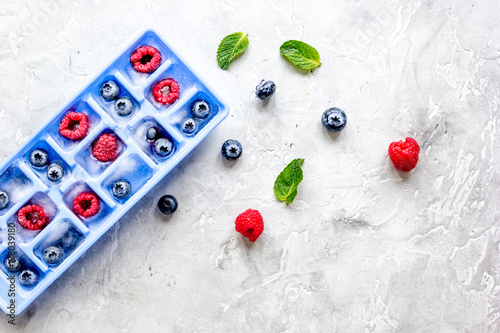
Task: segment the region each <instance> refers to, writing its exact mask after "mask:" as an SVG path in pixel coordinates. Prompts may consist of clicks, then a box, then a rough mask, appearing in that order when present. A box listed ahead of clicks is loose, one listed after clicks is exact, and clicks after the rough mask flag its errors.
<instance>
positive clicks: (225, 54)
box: [217, 32, 248, 69]
mask: <svg viewBox="0 0 500 333" xmlns="http://www.w3.org/2000/svg"><path fill="white" fill-rule="evenodd" d="M247 47H248V35H247V34H246V33H243V32H235V33H232V34H230V35H227V36H226V37H224V38H223V39H222V41H221V42H220V44H219V48H218V49H217V63H218V64H219V67H220V68H222V69H228V68H229V65H230V64H231V61H232V60H233V59H234V58H235V57H236V56H237V55H239V54H241V53H242V52H243V51H245V50H246V49H247Z"/></svg>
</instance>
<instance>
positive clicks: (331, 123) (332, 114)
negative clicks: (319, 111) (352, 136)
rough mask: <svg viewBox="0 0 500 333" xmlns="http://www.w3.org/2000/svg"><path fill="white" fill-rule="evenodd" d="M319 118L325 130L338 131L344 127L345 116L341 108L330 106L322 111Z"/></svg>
mask: <svg viewBox="0 0 500 333" xmlns="http://www.w3.org/2000/svg"><path fill="white" fill-rule="evenodd" d="M321 120H322V122H323V125H324V126H325V128H326V129H327V130H329V131H332V132H339V131H341V130H342V129H344V127H345V125H346V123H347V116H346V115H345V112H344V111H343V110H342V109H339V108H331V109H328V110H326V111H325V112H324V113H323V116H322V117H321Z"/></svg>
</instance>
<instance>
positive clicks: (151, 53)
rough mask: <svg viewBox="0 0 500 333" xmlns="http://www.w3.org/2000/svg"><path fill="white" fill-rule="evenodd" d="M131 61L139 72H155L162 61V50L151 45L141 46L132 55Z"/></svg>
mask: <svg viewBox="0 0 500 333" xmlns="http://www.w3.org/2000/svg"><path fill="white" fill-rule="evenodd" d="M130 63H131V64H132V67H134V69H135V70H136V71H137V72H140V73H151V72H154V71H155V70H156V69H157V68H158V66H160V63H161V54H160V51H158V50H157V49H155V48H154V47H152V46H149V45H146V46H141V47H139V48H137V50H135V51H134V53H132V55H131V56H130Z"/></svg>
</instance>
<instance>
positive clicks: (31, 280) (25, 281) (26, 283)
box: [18, 269, 38, 288]
mask: <svg viewBox="0 0 500 333" xmlns="http://www.w3.org/2000/svg"><path fill="white" fill-rule="evenodd" d="M18 279H19V283H20V284H21V285H22V286H23V287H25V288H31V287H34V286H35V285H36V284H37V283H38V275H37V274H36V273H35V272H34V271H32V270H31V269H25V270H24V271H22V272H21V273H19V278H18Z"/></svg>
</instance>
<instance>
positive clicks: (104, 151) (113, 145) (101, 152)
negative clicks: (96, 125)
mask: <svg viewBox="0 0 500 333" xmlns="http://www.w3.org/2000/svg"><path fill="white" fill-rule="evenodd" d="M92 155H94V157H95V158H97V160H99V161H101V162H111V161H114V160H115V159H116V157H117V156H118V141H117V140H116V137H115V136H114V135H113V134H109V133H104V134H102V135H101V136H100V137H99V138H98V139H97V141H96V142H95V144H94V147H93V148H92Z"/></svg>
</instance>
